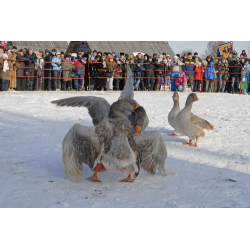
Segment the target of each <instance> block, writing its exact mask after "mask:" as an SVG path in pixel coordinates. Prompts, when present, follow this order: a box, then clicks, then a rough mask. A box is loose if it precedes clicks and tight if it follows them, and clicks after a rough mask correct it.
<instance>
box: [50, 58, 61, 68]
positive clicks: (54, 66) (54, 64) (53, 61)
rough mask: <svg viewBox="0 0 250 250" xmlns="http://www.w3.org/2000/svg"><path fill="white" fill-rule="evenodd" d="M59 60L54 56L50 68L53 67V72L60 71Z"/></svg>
mask: <svg viewBox="0 0 250 250" xmlns="http://www.w3.org/2000/svg"><path fill="white" fill-rule="evenodd" d="M61 62H62V61H61V58H59V57H57V56H54V57H53V58H52V66H53V70H60V68H61V66H62V63H61Z"/></svg>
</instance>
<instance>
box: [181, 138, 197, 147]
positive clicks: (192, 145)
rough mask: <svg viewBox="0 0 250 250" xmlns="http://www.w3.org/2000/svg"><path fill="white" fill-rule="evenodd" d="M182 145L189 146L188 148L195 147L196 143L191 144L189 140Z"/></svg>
mask: <svg viewBox="0 0 250 250" xmlns="http://www.w3.org/2000/svg"><path fill="white" fill-rule="evenodd" d="M183 145H189V146H190V147H197V142H195V143H193V141H192V140H189V142H186V143H183Z"/></svg>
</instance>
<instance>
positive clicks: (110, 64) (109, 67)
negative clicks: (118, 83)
mask: <svg viewBox="0 0 250 250" xmlns="http://www.w3.org/2000/svg"><path fill="white" fill-rule="evenodd" d="M116 67H117V64H116V62H115V61H113V62H110V61H107V62H106V67H105V69H106V71H108V72H112V75H113V76H114V71H115V69H116Z"/></svg>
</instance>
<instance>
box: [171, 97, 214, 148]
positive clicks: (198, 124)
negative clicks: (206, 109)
mask: <svg viewBox="0 0 250 250" xmlns="http://www.w3.org/2000/svg"><path fill="white" fill-rule="evenodd" d="M198 100H199V99H198V96H197V95H196V94H195V93H191V94H189V96H188V98H187V101H186V105H185V107H184V108H183V109H182V110H181V111H180V112H179V113H178V114H177V115H176V117H175V129H176V131H177V133H180V134H182V135H185V136H188V137H189V142H188V143H184V144H185V145H189V146H193V147H197V145H198V139H199V137H204V136H205V130H213V128H214V127H213V126H212V125H211V124H210V123H209V122H208V121H206V120H204V119H202V118H200V117H198V116H196V115H194V114H192V113H191V109H192V105H193V102H196V101H198ZM194 139H195V143H194V144H193V142H192V141H193V140H194Z"/></svg>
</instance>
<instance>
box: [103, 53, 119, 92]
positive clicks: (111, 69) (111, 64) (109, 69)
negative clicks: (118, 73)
mask: <svg viewBox="0 0 250 250" xmlns="http://www.w3.org/2000/svg"><path fill="white" fill-rule="evenodd" d="M116 67H117V64H116V62H115V61H114V58H113V57H112V56H109V59H108V60H107V62H104V68H105V71H106V77H107V84H106V89H107V90H113V80H114V75H115V69H116ZM107 75H109V76H107Z"/></svg>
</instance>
